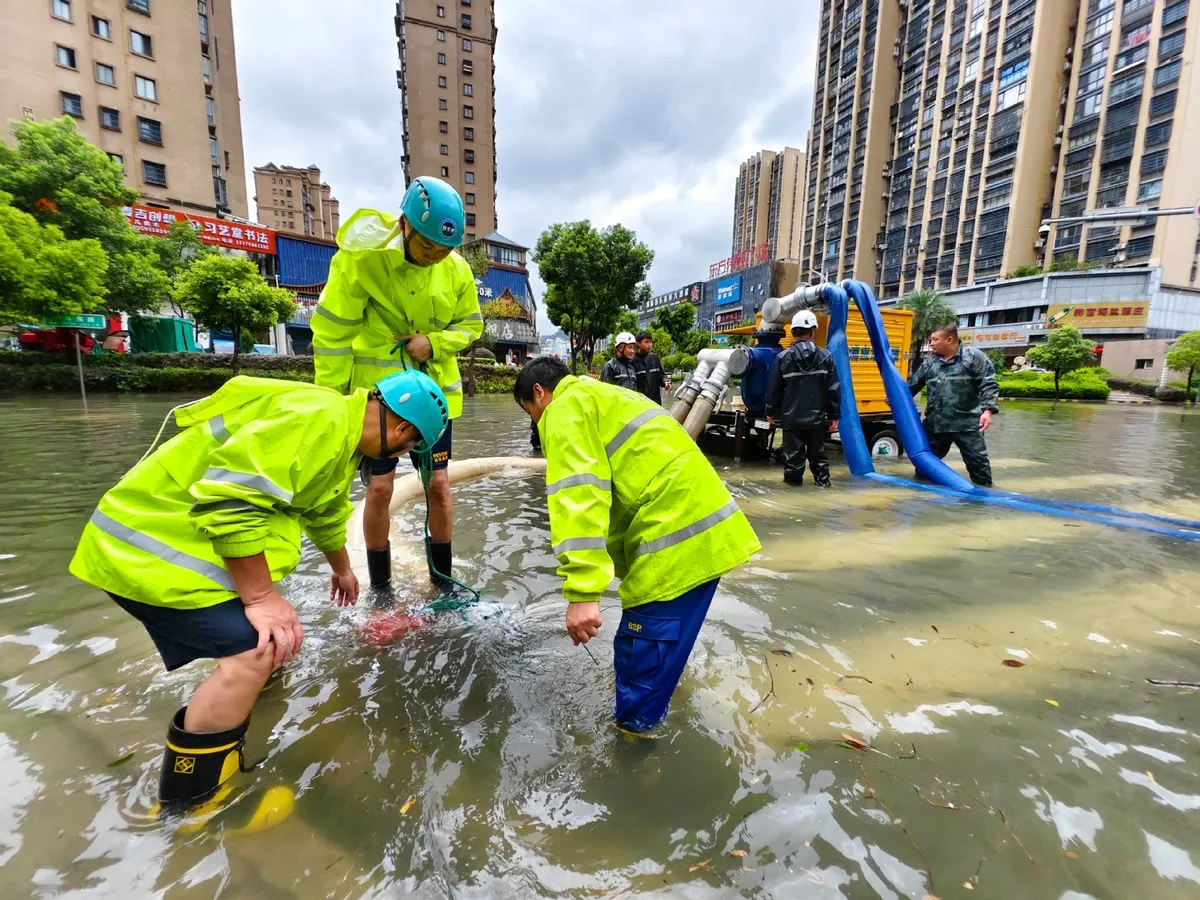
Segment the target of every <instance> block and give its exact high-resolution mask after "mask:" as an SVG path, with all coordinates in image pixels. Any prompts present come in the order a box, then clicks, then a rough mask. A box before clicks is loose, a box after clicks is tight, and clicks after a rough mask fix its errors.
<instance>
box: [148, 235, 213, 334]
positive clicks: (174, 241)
mask: <svg viewBox="0 0 1200 900" xmlns="http://www.w3.org/2000/svg"><path fill="white" fill-rule="evenodd" d="M151 246H152V248H153V250H154V254H155V256H156V257H158V267H159V269H160V270H161V271H162V273H163V274H164V275H166V276H167V277H168V278H170V279H171V281H174V280H175V279H176V277H178V275H179V273H180V272H182V271H183V270H184V269H186V268H187V267H188V266H189V265H191V264H192V263H193V262H195V261H196V260H197V259H200V258H201V257H204V256H208V255H210V254H212V253H216V252H217V251H216V250H214V249H213V248H212V247H210V246H208V245H207V244H205V243H204V242H203V241H201V240H200V236H199V235H198V234H197V233H196V229H195V228H193V227H192V225H191V223H190V222H188V221H186V220H180V221H176V222H172V223H171V226H170V227H169V228H168V229H167V236H166V237H164V238H157V239H155V241H154V243H153V244H152V245H151ZM168 301H169V302H170V304H171V306H172V308H173V311H174V313H175V315H177V316H181V317H182V316H183V309H182V308H181V307H180V306H179V303H178V302H177V301H176V300H175V298H174V297H172V296H171V295H169V294H168Z"/></svg>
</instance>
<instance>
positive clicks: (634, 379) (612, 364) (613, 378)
mask: <svg viewBox="0 0 1200 900" xmlns="http://www.w3.org/2000/svg"><path fill="white" fill-rule="evenodd" d="M615 343H616V345H617V346H616V355H615V356H614V357H613V358H612V359H610V360H609V361H608V362H606V363H605V364H604V368H603V369H601V370H600V380H601V381H603V382H604V383H605V384H615V385H618V386H620V387H623V388H628V389H629V390H631V391H637V392H638V393H641V391H639V390H638V370H637V367H636V366H635V365H634V364H633V353H634V350H635V349H636V345H635V344H634V342H633V335H632V334H630V333H629V332H628V331H622V332H621V333H620V334H618V335H617V336H616V338H615Z"/></svg>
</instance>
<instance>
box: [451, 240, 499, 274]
mask: <svg viewBox="0 0 1200 900" xmlns="http://www.w3.org/2000/svg"><path fill="white" fill-rule="evenodd" d="M458 255H459V256H461V257H462V258H463V259H464V260H466V263H467V265H468V266H470V267H471V273H472V274H473V275H474V276H475V277H476V278H482V277H483V276H484V275H486V274H487V271H488V268H490V265H491V264H490V263H489V262H488V255H487V247H486V246H484V243H483V241H476V242H475V243H473V244H467V245H466V246H464V247H463V248H462V249H461V250H459V251H458Z"/></svg>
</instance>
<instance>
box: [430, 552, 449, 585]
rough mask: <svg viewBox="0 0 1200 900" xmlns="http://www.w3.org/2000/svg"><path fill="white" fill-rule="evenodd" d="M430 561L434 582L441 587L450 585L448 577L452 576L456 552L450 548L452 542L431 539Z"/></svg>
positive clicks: (431, 576)
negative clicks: (436, 541)
mask: <svg viewBox="0 0 1200 900" xmlns="http://www.w3.org/2000/svg"><path fill="white" fill-rule="evenodd" d="M429 562H430V571H429V577H430V579H432V581H433V583H434V584H436V585H437V586H438V587H440V588H448V587H450V582H449V581H448V580H447V579H449V577H450V576H451V574H452V572H451V570H452V569H453V568H454V553H453V552H452V551H451V549H450V542H449V541H447V542H446V543H444V544H438V543H434V542H433V541H430V542H429ZM435 573H436V574H435Z"/></svg>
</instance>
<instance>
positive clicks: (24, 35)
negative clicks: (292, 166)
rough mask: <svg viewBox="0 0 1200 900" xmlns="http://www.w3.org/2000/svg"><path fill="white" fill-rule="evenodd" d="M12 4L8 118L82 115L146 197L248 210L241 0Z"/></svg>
mask: <svg viewBox="0 0 1200 900" xmlns="http://www.w3.org/2000/svg"><path fill="white" fill-rule="evenodd" d="M5 7H6V8H5V20H4V38H5V39H4V52H3V54H0V121H3V122H8V121H9V120H11V119H22V118H25V119H54V118H58V117H59V116H62V115H64V114H65V115H68V116H71V117H73V118H74V119H75V122H76V125H77V126H78V128H79V130H80V132H81V133H82V134H83V136H84V137H85V138H87V140H88V141H90V142H91V143H93V144H95V145H96V146H97V147H99V148H100V149H102V150H104V151H105V152H106V153H108V154H109V155H110V156H112V157H113V158H114V159H117V160H118V161H120V162H121V164H122V165H123V166H124V168H125V178H126V181H127V183H128V184H129V185H130V186H131V187H134V188H136V189H137V190H138V192H139V193H140V194H141V200H142V202H143V203H146V204H149V205H154V206H163V207H169V208H172V209H180V210H185V211H187V210H192V211H196V212H199V213H207V214H210V215H212V214H217V215H226V214H232V215H234V216H238V217H242V218H244V217H245V216H246V215H247V206H246V169H245V161H244V158H243V152H242V124H241V104H240V101H239V99H238V86H237V62H236V57H235V51H234V39H233V17H232V11H231V8H230V7H231V0H224V2H220V3H214V2H211V0H199V2H198V4H192V3H190V2H189V3H181V2H176V0H20V2H14V3H8V4H6V5H5ZM5 137H6V138H7V135H6V136H5Z"/></svg>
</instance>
